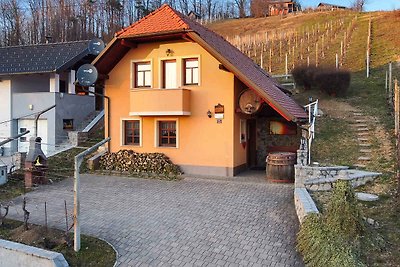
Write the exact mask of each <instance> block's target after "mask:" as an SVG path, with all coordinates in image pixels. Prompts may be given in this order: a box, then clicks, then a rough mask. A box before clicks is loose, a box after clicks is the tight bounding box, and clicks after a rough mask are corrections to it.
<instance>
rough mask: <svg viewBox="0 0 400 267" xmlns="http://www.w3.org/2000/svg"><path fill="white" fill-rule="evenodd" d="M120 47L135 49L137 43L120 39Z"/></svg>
mask: <svg viewBox="0 0 400 267" xmlns="http://www.w3.org/2000/svg"><path fill="white" fill-rule="evenodd" d="M121 45H123V46H126V47H129V48H136V47H137V43H134V42H132V41H129V40H126V39H122V40H121Z"/></svg>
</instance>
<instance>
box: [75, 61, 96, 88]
mask: <svg viewBox="0 0 400 267" xmlns="http://www.w3.org/2000/svg"><path fill="white" fill-rule="evenodd" d="M76 77H77V80H78V83H79V85H82V86H92V85H93V84H94V83H95V82H96V81H97V78H98V77H99V74H98V72H97V69H96V68H95V66H93V65H92V64H84V65H82V66H80V67H79V69H78V71H77V72H76Z"/></svg>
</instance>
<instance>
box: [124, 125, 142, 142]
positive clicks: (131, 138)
mask: <svg viewBox="0 0 400 267" xmlns="http://www.w3.org/2000/svg"><path fill="white" fill-rule="evenodd" d="M124 136H125V141H124V145H140V121H139V120H132V121H124Z"/></svg>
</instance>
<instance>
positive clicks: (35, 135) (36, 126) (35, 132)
mask: <svg viewBox="0 0 400 267" xmlns="http://www.w3.org/2000/svg"><path fill="white" fill-rule="evenodd" d="M55 107H56V105H53V106H51V107H49V108H46V109H44V110H42V111H40V112H39V113H38V114H37V115H36V117H35V128H34V129H33V136H34V137H37V128H38V120H39V117H40V116H41V115H42V114H43V113H45V112H47V111H49V110H50V109H52V108H55Z"/></svg>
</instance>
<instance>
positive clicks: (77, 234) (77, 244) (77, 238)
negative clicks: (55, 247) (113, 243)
mask: <svg viewBox="0 0 400 267" xmlns="http://www.w3.org/2000/svg"><path fill="white" fill-rule="evenodd" d="M110 140H111V138H110V137H108V138H106V139H104V140H103V141H101V142H99V143H97V144H95V145H94V146H92V147H90V148H88V149H86V150H85V151H83V152H81V153H79V154H78V155H76V156H75V167H74V250H75V251H76V252H78V251H79V250H80V249H81V223H80V212H81V211H80V196H79V191H80V175H79V168H80V166H81V164H82V162H83V158H84V157H85V156H86V155H88V154H90V153H92V152H93V151H94V150H95V149H97V148H98V147H99V146H102V145H103V144H105V143H107V142H109V141H110Z"/></svg>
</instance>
